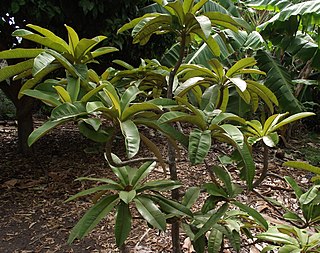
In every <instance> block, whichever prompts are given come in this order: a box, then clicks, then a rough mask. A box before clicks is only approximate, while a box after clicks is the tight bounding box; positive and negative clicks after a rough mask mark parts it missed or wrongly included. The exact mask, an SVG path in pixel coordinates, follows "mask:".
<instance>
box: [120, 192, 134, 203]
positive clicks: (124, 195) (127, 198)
mask: <svg viewBox="0 0 320 253" xmlns="http://www.w3.org/2000/svg"><path fill="white" fill-rule="evenodd" d="M136 195H137V192H136V191H135V190H131V191H120V192H119V198H120V199H121V200H122V201H123V202H124V203H126V204H127V205H128V204H129V203H130V202H131V201H132V200H133V199H134V198H135V197H136Z"/></svg>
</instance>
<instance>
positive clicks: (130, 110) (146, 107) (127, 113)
mask: <svg viewBox="0 0 320 253" xmlns="http://www.w3.org/2000/svg"><path fill="white" fill-rule="evenodd" d="M150 110H152V111H161V110H160V108H159V106H157V105H154V104H152V103H149V102H143V103H136V104H133V105H131V106H130V107H127V108H126V109H125V110H124V111H123V112H122V114H121V120H122V121H126V120H127V119H129V118H131V117H133V116H134V115H135V114H136V113H139V112H144V111H150Z"/></svg>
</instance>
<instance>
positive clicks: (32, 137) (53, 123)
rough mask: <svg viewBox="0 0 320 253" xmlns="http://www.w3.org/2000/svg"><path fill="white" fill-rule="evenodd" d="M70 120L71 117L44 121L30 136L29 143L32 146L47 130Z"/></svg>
mask: <svg viewBox="0 0 320 253" xmlns="http://www.w3.org/2000/svg"><path fill="white" fill-rule="evenodd" d="M67 121H69V119H64V120H54V121H52V120H49V121H47V122H46V123H44V124H43V125H42V126H40V127H38V128H37V129H35V130H34V131H33V132H32V133H31V134H30V135H29V137H28V145H29V146H31V145H32V144H33V143H35V142H36V141H37V140H38V139H39V138H40V137H42V136H44V135H45V134H46V133H47V132H49V131H50V130H52V129H53V128H55V127H57V126H59V125H62V124H63V123H65V122H67Z"/></svg>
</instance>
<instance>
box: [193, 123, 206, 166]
mask: <svg viewBox="0 0 320 253" xmlns="http://www.w3.org/2000/svg"><path fill="white" fill-rule="evenodd" d="M210 148H211V131H210V130H205V131H201V130H199V129H194V130H193V131H192V132H191V133H190V138H189V148H188V151H189V159H190V162H191V163H192V164H199V163H202V162H203V160H204V159H205V157H206V156H207V154H208V152H209V149H210Z"/></svg>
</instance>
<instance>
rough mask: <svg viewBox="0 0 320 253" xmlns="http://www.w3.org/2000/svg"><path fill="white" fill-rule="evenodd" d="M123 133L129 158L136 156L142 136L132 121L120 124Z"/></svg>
mask: <svg viewBox="0 0 320 253" xmlns="http://www.w3.org/2000/svg"><path fill="white" fill-rule="evenodd" d="M120 127H121V132H122V135H123V136H124V138H125V145H126V151H127V156H128V158H132V157H133V156H135V155H136V154H137V153H138V151H139V148H140V135H139V131H138V128H137V126H136V125H135V124H134V123H133V122H132V121H131V120H126V121H124V122H120Z"/></svg>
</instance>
